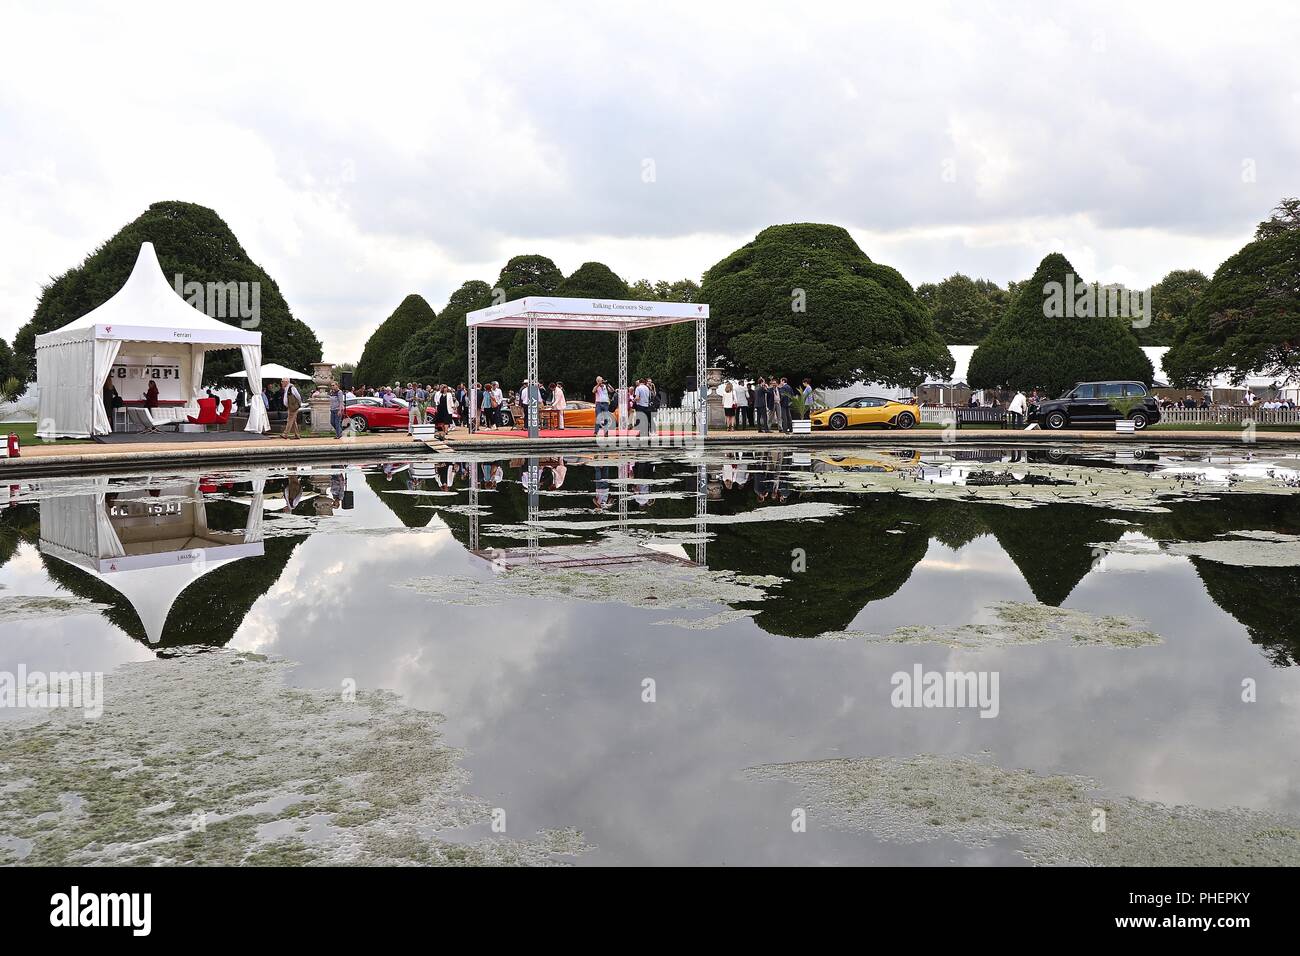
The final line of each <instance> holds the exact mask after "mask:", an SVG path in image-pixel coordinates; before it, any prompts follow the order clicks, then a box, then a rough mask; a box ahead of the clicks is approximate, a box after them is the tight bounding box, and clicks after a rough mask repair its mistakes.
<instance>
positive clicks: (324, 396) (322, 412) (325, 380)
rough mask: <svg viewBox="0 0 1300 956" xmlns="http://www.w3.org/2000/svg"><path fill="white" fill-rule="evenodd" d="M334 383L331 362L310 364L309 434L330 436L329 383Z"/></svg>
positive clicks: (332, 364)
mask: <svg viewBox="0 0 1300 956" xmlns="http://www.w3.org/2000/svg"><path fill="white" fill-rule="evenodd" d="M332 381H334V363H333V362H312V363H311V390H312V394H311V398H310V399H308V402H309V403H310V404H311V433H312V434H313V435H332V434H334V429H333V428H331V427H330V382H332Z"/></svg>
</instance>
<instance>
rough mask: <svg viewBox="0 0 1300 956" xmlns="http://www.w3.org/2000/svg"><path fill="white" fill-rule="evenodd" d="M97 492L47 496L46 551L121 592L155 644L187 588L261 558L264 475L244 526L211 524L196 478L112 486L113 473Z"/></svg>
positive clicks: (42, 539)
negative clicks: (227, 527) (220, 571)
mask: <svg viewBox="0 0 1300 956" xmlns="http://www.w3.org/2000/svg"><path fill="white" fill-rule="evenodd" d="M95 485H96V488H95V491H94V492H93V493H91V494H82V495H68V496H66V497H60V498H50V499H48V500H45V501H42V502H41V536H40V550H41V553H42V554H46V555H49V556H51V557H54V558H58V559H60V560H62V561H66V562H68V563H69V564H72V565H75V566H77V567H79V568H81V569H83V570H85V571H87V572H89V573H90V574H91V575H92V576H93V577H95V578H97V579H98V580H100V581H102V582H104V583H105V584H107V585H109V586H110V587H112V588H113V589H114V590H116V591H118V592H119V593H120V594H121V595H122V596H123V597H124V598H126V600H127V602H129V603H130V605H131V606H132V607H133V608H134V609H135V612H136V614H137V615H138V616H139V618H140V623H141V625H142V626H143V627H144V633H145V637H146V639H147V640H148V642H149V643H150V644H151V645H157V644H159V643H160V642H161V641H162V638H163V626H164V625H165V624H166V623H167V616H168V614H169V613H170V612H171V609H172V605H173V604H175V603H176V599H177V598H179V597H180V596H181V593H182V592H183V591H184V590H185V589H186V588H187V587H189V586H190V585H191V584H193V583H194V582H195V581H197V580H198V579H199V578H200V577H202V576H203V575H205V574H208V573H209V572H211V571H214V570H216V569H217V568H219V567H223V566H225V565H228V564H230V563H231V562H232V561H238V560H239V559H241V558H250V557H261V556H262V555H263V553H264V550H263V543H262V514H263V508H262V499H263V490H264V486H265V479H264V478H255V479H254V480H253V493H252V497H251V499H250V500H249V501H248V502H247V503H248V506H249V510H248V520H247V523H246V525H245V527H244V530H243V531H215V530H212V529H210V528H209V527H208V520H207V508H206V505H205V502H204V500H203V494H202V492H201V491H200V490H199V486H198V484H197V483H196V482H192V481H191V482H185V483H181V484H172V485H164V486H159V487H157V488H154V489H148V490H131V491H123V492H121V493H114V492H113V489H112V487H111V486H110V485H109V483H108V479H107V478H99V479H95Z"/></svg>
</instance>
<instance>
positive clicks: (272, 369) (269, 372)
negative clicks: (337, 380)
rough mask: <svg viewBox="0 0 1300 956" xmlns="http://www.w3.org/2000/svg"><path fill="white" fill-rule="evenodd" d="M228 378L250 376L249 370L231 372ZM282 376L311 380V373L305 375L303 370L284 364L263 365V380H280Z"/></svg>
mask: <svg viewBox="0 0 1300 956" xmlns="http://www.w3.org/2000/svg"><path fill="white" fill-rule="evenodd" d="M226 378H248V373H247V372H231V373H230V374H229V375H227V376H226ZM282 378H297V379H302V380H304V381H310V380H311V376H310V375H304V374H302V372H295V371H294V370H293V369H291V368H285V367H284V366H283V365H277V364H276V363H275V362H271V363H269V364H267V365H263V366H262V381H277V382H278V381H279V380H280V379H282Z"/></svg>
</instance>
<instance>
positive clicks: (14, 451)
mask: <svg viewBox="0 0 1300 956" xmlns="http://www.w3.org/2000/svg"><path fill="white" fill-rule="evenodd" d="M8 452H9V457H10V458H17V457H18V436H17V435H15V434H14V433H13V432H10V433H9V448H8Z"/></svg>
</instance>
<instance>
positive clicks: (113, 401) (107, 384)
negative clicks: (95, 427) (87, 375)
mask: <svg viewBox="0 0 1300 956" xmlns="http://www.w3.org/2000/svg"><path fill="white" fill-rule="evenodd" d="M121 404H122V396H121V395H119V394H117V386H116V385H114V384H113V376H111V375H110V376H109V377H108V378H106V379H104V414H105V415H107V416H108V430H109V431H110V432H111V431H112V430H113V409H115V408H117V407H118V406H119V405H121Z"/></svg>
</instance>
